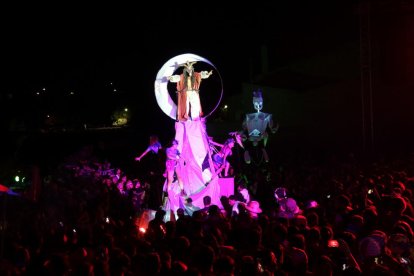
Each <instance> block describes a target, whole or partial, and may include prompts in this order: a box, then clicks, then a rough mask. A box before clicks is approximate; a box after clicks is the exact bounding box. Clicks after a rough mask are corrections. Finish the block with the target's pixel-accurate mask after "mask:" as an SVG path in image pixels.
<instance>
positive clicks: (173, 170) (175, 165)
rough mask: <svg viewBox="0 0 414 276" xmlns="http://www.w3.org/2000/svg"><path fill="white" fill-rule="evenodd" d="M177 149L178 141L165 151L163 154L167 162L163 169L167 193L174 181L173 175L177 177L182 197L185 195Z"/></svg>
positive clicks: (173, 142)
mask: <svg viewBox="0 0 414 276" xmlns="http://www.w3.org/2000/svg"><path fill="white" fill-rule="evenodd" d="M177 147H178V141H177V140H173V141H172V145H171V146H170V147H168V148H167V149H166V150H165V154H166V156H167V160H166V163H165V167H166V170H167V191H169V190H171V184H172V183H173V181H174V174H175V176H176V177H177V181H178V185H179V186H180V189H181V194H182V195H184V194H185V191H184V185H183V180H182V178H181V170H180V168H179V166H180V162H179V159H180V152H179V150H178V149H177Z"/></svg>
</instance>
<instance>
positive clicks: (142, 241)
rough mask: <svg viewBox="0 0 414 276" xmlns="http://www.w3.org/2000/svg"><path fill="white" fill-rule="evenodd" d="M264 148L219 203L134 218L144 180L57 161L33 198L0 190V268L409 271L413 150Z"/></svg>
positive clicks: (89, 160)
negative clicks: (365, 153)
mask: <svg viewBox="0 0 414 276" xmlns="http://www.w3.org/2000/svg"><path fill="white" fill-rule="evenodd" d="M273 159H274V160H277V162H278V164H277V165H276V166H274V167H272V166H268V167H266V169H258V168H254V170H252V172H254V173H250V172H237V174H236V175H237V176H236V179H235V181H236V185H237V189H236V191H235V194H234V195H230V196H228V197H227V196H222V197H221V198H220V200H221V203H222V206H217V205H211V204H209V203H208V200H207V201H206V203H205V205H206V206H204V208H197V207H194V206H192V202H191V197H188V198H187V201H186V208H180V209H179V210H177V216H176V217H174V216H173V217H172V218H173V219H171V220H169V221H165V219H164V217H165V215H166V211H165V210H163V209H162V208H158V209H156V210H155V211H156V212H155V217H154V218H153V219H152V220H150V221H149V223H148V226H147V228H146V229H142V228H140V227H139V226H138V225H137V221H139V218H140V216H142V214H143V212H144V211H145V210H146V209H147V208H148V205H146V204H148V203H146V202H145V195H144V196H143V193H144V194H145V192H147V191H148V190H147V189H148V188H146V186H150V185H151V184H152V183H150V180H149V182H148V183H146V182H147V180H145V181H144V180H141V179H139V178H138V179H136V178H133V179H129V177H128V175H127V174H126V173H124V172H123V170H122V169H121V168H116V167H115V168H113V167H112V166H111V163H110V162H103V161H102V162H101V161H99V160H96V159H95V158H94V156H89V157H83V159H81V160H77V161H76V162H74V161H73V159H72V161H71V162H66V163H64V164H60V165H59V166H57V167H56V170H54V171H51V172H50V174H49V175H47V176H43V177H42V181H41V189H40V192H39V194H38V196H37V197H36V198H34V199H33V198H32V199H28V198H27V197H25V195H24V193H22V194H21V196H15V195H14V196H12V195H6V194H2V195H1V199H2V203H4V204H2V208H3V209H2V211H3V214H4V216H3V221H2V224H1V225H2V226H3V227H2V231H1V234H2V237H1V241H2V243H1V252H0V253H1V265H0V274H1V275H32V274H36V275H350V274H352V275H413V274H414V271H413V267H414V265H413V263H414V250H413V241H414V232H413V229H414V209H413V205H412V203H413V189H414V156H413V155H410V154H406V155H404V156H398V157H390V156H382V157H381V158H380V157H378V158H371V159H370V160H369V161H368V160H367V159H362V158H358V157H356V155H353V154H347V155H334V154H332V155H329V156H325V157H323V158H322V157H320V156H307V157H304V156H288V157H286V158H284V159H282V158H281V157H279V158H278V159H276V158H273ZM6 199H7V201H6ZM188 207H191V208H188ZM188 210H191V212H188Z"/></svg>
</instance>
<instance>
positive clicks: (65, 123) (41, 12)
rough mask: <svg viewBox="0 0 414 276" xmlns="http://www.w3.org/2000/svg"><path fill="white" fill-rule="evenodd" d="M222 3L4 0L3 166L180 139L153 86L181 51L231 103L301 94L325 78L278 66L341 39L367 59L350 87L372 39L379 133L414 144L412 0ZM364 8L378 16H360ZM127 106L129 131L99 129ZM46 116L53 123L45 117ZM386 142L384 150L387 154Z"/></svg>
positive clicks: (121, 151)
mask: <svg viewBox="0 0 414 276" xmlns="http://www.w3.org/2000/svg"><path fill="white" fill-rule="evenodd" d="M269 2H270V3H269ZM222 5H223V3H211V2H209V3H196V4H194V3H189V2H167V3H145V5H144V4H142V6H140V4H138V6H137V7H135V5H134V6H123V5H121V4H116V5H115V4H114V3H108V4H103V3H100V4H97V5H95V6H86V5H76V4H73V3H71V4H67V5H66V6H65V5H63V6H60V7H58V6H53V5H52V6H50V5H43V6H42V5H41V4H38V3H36V5H35V6H22V5H19V6H18V7H6V8H5V9H4V15H3V16H2V19H1V21H2V25H3V28H2V48H3V50H2V66H3V69H4V70H3V77H4V80H3V83H2V88H1V90H0V97H1V98H0V101H1V120H0V123H1V127H2V129H3V130H4V133H5V135H4V137H5V142H4V143H3V147H2V152H3V156H4V158H3V163H6V164H21V163H25V164H31V163H36V162H43V163H49V162H52V160H53V161H54V160H55V159H60V158H61V157H62V156H64V155H66V154H69V153H71V152H73V151H76V150H77V149H78V148H80V147H82V146H84V145H87V144H94V145H96V146H97V148H100V149H101V150H102V151H104V150H107V152H109V153H110V154H112V155H113V156H116V157H117V158H116V160H120V161H117V162H119V163H122V162H124V163H127V162H128V161H126V160H131V158H133V156H135V155H136V154H137V153H139V152H142V151H143V150H144V149H145V147H146V145H147V142H148V137H149V135H151V134H157V135H159V136H160V138H161V141H162V142H163V143H167V141H169V140H170V139H171V138H172V137H173V135H174V126H173V121H172V120H171V119H170V118H168V117H167V116H166V115H165V114H164V113H162V111H161V110H160V109H159V107H158V105H157V103H156V99H155V97H154V89H153V84H154V80H155V76H156V74H157V72H158V70H159V69H160V68H161V66H162V65H163V64H164V63H165V62H166V61H167V60H168V59H170V58H172V57H174V56H176V55H180V54H183V53H194V54H197V55H200V56H202V57H205V58H207V59H208V60H210V61H211V62H212V63H213V64H214V65H215V66H216V68H217V69H218V71H219V74H220V76H221V79H222V81H223V102H225V100H226V99H228V98H234V97H236V98H237V97H238V95H241V93H242V86H243V84H245V83H250V84H255V85H257V86H261V85H266V86H272V87H275V88H279V87H280V88H293V89H296V90H295V91H299V92H301V93H303V92H304V91H305V90H306V87H307V86H306V85H305V83H308V84H309V83H311V84H312V83H313V84H315V83H316V84H317V83H318V82H320V79H316V78H315V77H313V78H304V77H301V78H298V77H297V75H294V76H293V75H292V74H290V73H284V74H280V72H281V71H280V68H284V67H285V66H288V65H289V64H292V63H295V62H298V61H300V60H304V59H307V58H309V57H313V56H318V55H322V54H324V53H326V52H330V51H333V50H335V49H338V48H341V47H343V46H344V45H352V46H351V47H349V49H351V50H350V51H353V52H352V53H353V58H354V59H353V61H359V63H358V64H357V63H355V62H354V63H355V64H357V66H355V67H354V68H353V74H350V75H349V76H348V74H347V73H345V72H347V71H346V70H344V72H343V73H339V75H341V76H340V77H341V79H342V80H344V82H346V81H347V80H350V79H351V80H355V79H358V78H360V76H361V72H364V70H366V68H365V67H364V66H366V64H364V62H362V61H363V60H364V58H365V60H366V57H364V56H363V54H364V51H363V50H364V49H366V47H367V45H366V43H367V41H369V44H370V47H371V48H370V49H371V52H370V55H371V60H370V63H369V66H370V67H369V69H370V74H371V77H372V79H371V80H370V81H371V82H372V88H373V90H372V93H375V101H376V102H375V108H376V109H375V114H376V116H377V117H376V120H375V123H376V125H377V126H378V127H379V129H381V132H380V133H381V136H383V134H384V133H388V134H387V135H389V136H392V137H394V138H395V139H393V141H392V143H398V141H399V139H398V138H399V137H400V138H403V137H404V138H405V139H404V143H405V144H410V143H411V142H410V141H411V139H410V138H409V137H411V135H412V132H413V129H412V127H413V125H412V118H413V109H412V103H413V102H414V99H413V96H412V91H413V89H412V88H413V82H412V79H413V75H414V54H413V49H414V45H413V44H414V39H413V37H414V34H413V32H414V24H413V7H412V5H410V4H409V3H408V1H402V0H401V1H386V0H383V1H357V0H355V1H322V0H317V1H258V2H257V1H256V2H254V3H248V4H240V3H237V6H234V7H223V6H222ZM226 5H232V4H230V3H229V4H226ZM367 5H369V6H368V7H369V16H364V17H361V13H360V11H361V10H364V7H365V8H366V7H367ZM365 11H366V10H365ZM361 18H362V19H361ZM368 21H369V22H370V24H369V26H370V29H369V32H367V31H366V26H367V25H366V22H368ZM364 22H365V23H364ZM364 43H365V44H364ZM263 49H266V51H267V55H266V56H265V59H264V56H263ZM321 62H323V61H321ZM324 62H325V61H324ZM331 62H335V61H331ZM337 62H341V63H340V64H337V66H338V67H339V68H340V67H343V68H349V64H348V63H347V61H346V60H344V59H338V61H337ZM264 63H266V64H267V67H266V70H268V71H269V72H272V71H278V72H279V74H278V75H274V76H273V78H272V79H271V80H270V81H269V78H267V79H266V78H259V77H258V76H261V74H262V73H263V64H264ZM315 71H317V68H315ZM315 75H316V73H315ZM215 77H216V78H217V75H215ZM216 81H217V80H216ZM358 81H359V80H358ZM304 87H305V88H304ZM43 89H44V90H43ZM358 89H360V88H358ZM115 90H116V91H115ZM70 92H74V95H70ZM36 93H39V95H38V94H36ZM271 105H272V102H266V103H265V106H271ZM123 107H128V109H129V112H130V114H131V116H130V119H129V122H128V126H127V127H125V128H122V129H115V130H102V129H99V128H101V127H108V126H111V124H112V119H111V114H112V113H113V111H114V110H115V109H118V108H123ZM240 112H244V111H243V110H242V111H240ZM246 112H251V109H249V110H248V111H246ZM217 113H218V112H216V113H215V114H214V115H212V116H211V122H214V121H215V120H216V119H217V116H218V115H217ZM49 114H52V115H53V116H54V117H53V118H54V119H53V120H51V119H47V115H49ZM325 117H329V114H325ZM410 122H411V123H410ZM85 124H86V125H88V127H89V129H88V131H84V130H85V129H84V125H85ZM367 124H369V120H368V121H367ZM93 129H94V130H93ZM388 130H389V131H388ZM367 131H368V134H369V129H368V130H367ZM301 138H302V139H306V135H303V134H302V135H301ZM367 141H368V142H369V141H370V139H369V137H368V138H367ZM386 141H389V140H386ZM384 144H386V143H383V144H382V146H381V147H379V148H376V149H375V150H382V149H384V147H383V145H384ZM337 147H338V148H337V149H338V150H340V149H341V145H337ZM366 148H369V147H365V149H366ZM330 150H335V149H334V148H332V149H330ZM10 160H11V161H10ZM39 160H42V161H39ZM45 160H46V161H45ZM10 167H13V166H12V165H10Z"/></svg>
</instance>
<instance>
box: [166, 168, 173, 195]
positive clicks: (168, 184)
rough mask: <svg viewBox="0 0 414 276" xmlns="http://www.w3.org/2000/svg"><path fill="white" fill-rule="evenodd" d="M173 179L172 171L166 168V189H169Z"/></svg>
mask: <svg viewBox="0 0 414 276" xmlns="http://www.w3.org/2000/svg"><path fill="white" fill-rule="evenodd" d="M173 180H174V171H173V170H167V191H169V190H171V184H172V182H173Z"/></svg>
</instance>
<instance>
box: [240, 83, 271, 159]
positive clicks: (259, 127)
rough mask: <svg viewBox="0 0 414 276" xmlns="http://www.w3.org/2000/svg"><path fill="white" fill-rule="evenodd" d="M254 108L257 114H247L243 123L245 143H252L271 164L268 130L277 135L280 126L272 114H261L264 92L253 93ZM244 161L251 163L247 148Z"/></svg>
mask: <svg viewBox="0 0 414 276" xmlns="http://www.w3.org/2000/svg"><path fill="white" fill-rule="evenodd" d="M253 106H254V109H256V112H255V113H249V114H246V117H245V118H244V121H243V142H246V141H250V142H251V144H252V145H253V149H254V150H261V153H262V158H263V159H264V161H265V162H269V156H268V154H267V152H266V149H265V148H266V145H267V141H268V139H269V134H268V132H267V129H269V130H270V131H271V132H272V133H276V131H277V130H278V129H279V124H278V123H274V122H273V118H272V114H269V113H264V112H261V110H262V108H263V97H262V90H261V89H259V90H257V91H253ZM244 161H245V162H246V163H247V164H250V163H251V157H250V153H249V150H248V147H246V150H245V152H244Z"/></svg>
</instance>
